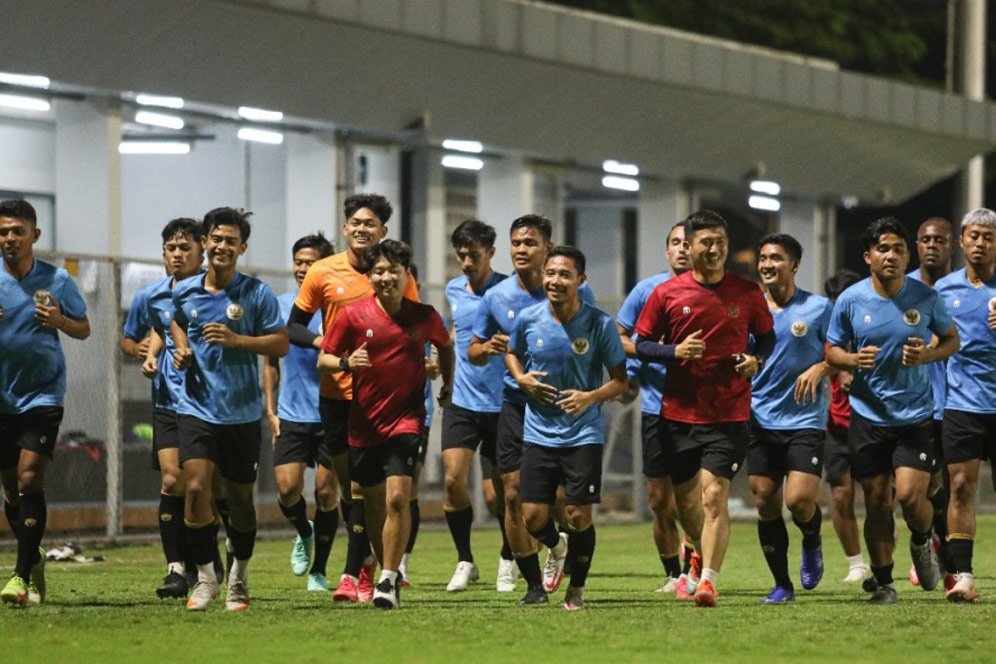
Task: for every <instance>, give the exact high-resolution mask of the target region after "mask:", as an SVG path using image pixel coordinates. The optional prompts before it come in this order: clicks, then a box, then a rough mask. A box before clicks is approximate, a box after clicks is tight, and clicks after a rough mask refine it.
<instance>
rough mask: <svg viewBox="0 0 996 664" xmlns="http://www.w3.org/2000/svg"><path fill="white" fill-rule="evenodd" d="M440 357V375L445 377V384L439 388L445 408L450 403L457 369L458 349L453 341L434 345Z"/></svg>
mask: <svg viewBox="0 0 996 664" xmlns="http://www.w3.org/2000/svg"><path fill="white" fill-rule="evenodd" d="M433 347H434V348H435V349H436V355H437V357H438V359H439V375H440V376H441V377H442V379H443V386H442V387H440V388H439V406H440V407H441V408H445V407H446V406H448V405H450V395H451V394H452V393H453V373H454V371H456V350H454V348H453V343H452V342H450V343H448V344H446V345H445V346H442V347H439V346H433Z"/></svg>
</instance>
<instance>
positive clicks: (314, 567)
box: [311, 508, 339, 574]
mask: <svg viewBox="0 0 996 664" xmlns="http://www.w3.org/2000/svg"><path fill="white" fill-rule="evenodd" d="M338 528H339V509H338V508H333V509H331V510H329V511H328V512H323V511H322V510H320V509H319V510H316V511H315V529H314V532H315V558H314V560H312V561H311V573H312V574H325V565H326V563H328V560H329V554H330V553H331V552H332V542H334V541H335V531H336V530H338Z"/></svg>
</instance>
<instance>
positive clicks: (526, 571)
mask: <svg viewBox="0 0 996 664" xmlns="http://www.w3.org/2000/svg"><path fill="white" fill-rule="evenodd" d="M515 564H516V565H518V566H519V574H520V575H521V576H522V578H523V579H525V580H526V584H527V585H528V586H529V589H530V590H533V589H535V588H542V587H543V573H542V572H540V564H539V554H536V553H531V554H529V555H528V556H526V557H524V558H516V559H515Z"/></svg>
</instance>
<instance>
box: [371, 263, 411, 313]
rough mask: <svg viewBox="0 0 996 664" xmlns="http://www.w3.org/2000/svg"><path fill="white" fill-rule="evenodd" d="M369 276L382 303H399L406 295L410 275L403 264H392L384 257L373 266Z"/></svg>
mask: <svg viewBox="0 0 996 664" xmlns="http://www.w3.org/2000/svg"><path fill="white" fill-rule="evenodd" d="M367 276H368V277H369V278H370V285H371V286H373V289H374V293H375V294H376V295H377V298H378V299H380V300H381V301H382V302H399V301H400V300H401V298H402V296H404V294H405V287H406V286H407V285H408V278H409V276H410V275H409V274H408V268H406V267H405V266H404V265H402V264H401V263H392V262H391V261H389V260H388V259H386V258H383V257H382V258H379V259H377V262H376V263H374V264H373V267H371V268H370V273H369V274H368V275H367Z"/></svg>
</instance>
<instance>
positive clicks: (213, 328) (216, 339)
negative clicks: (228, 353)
mask: <svg viewBox="0 0 996 664" xmlns="http://www.w3.org/2000/svg"><path fill="white" fill-rule="evenodd" d="M203 333H204V341H206V342H208V343H209V344H218V345H219V346H224V347H225V348H234V347H235V345H236V343H237V341H238V338H239V335H237V334H235V332H233V331H232V328H230V327H228V326H227V325H225V324H224V323H208V324H207V325H205V326H204V329H203Z"/></svg>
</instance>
